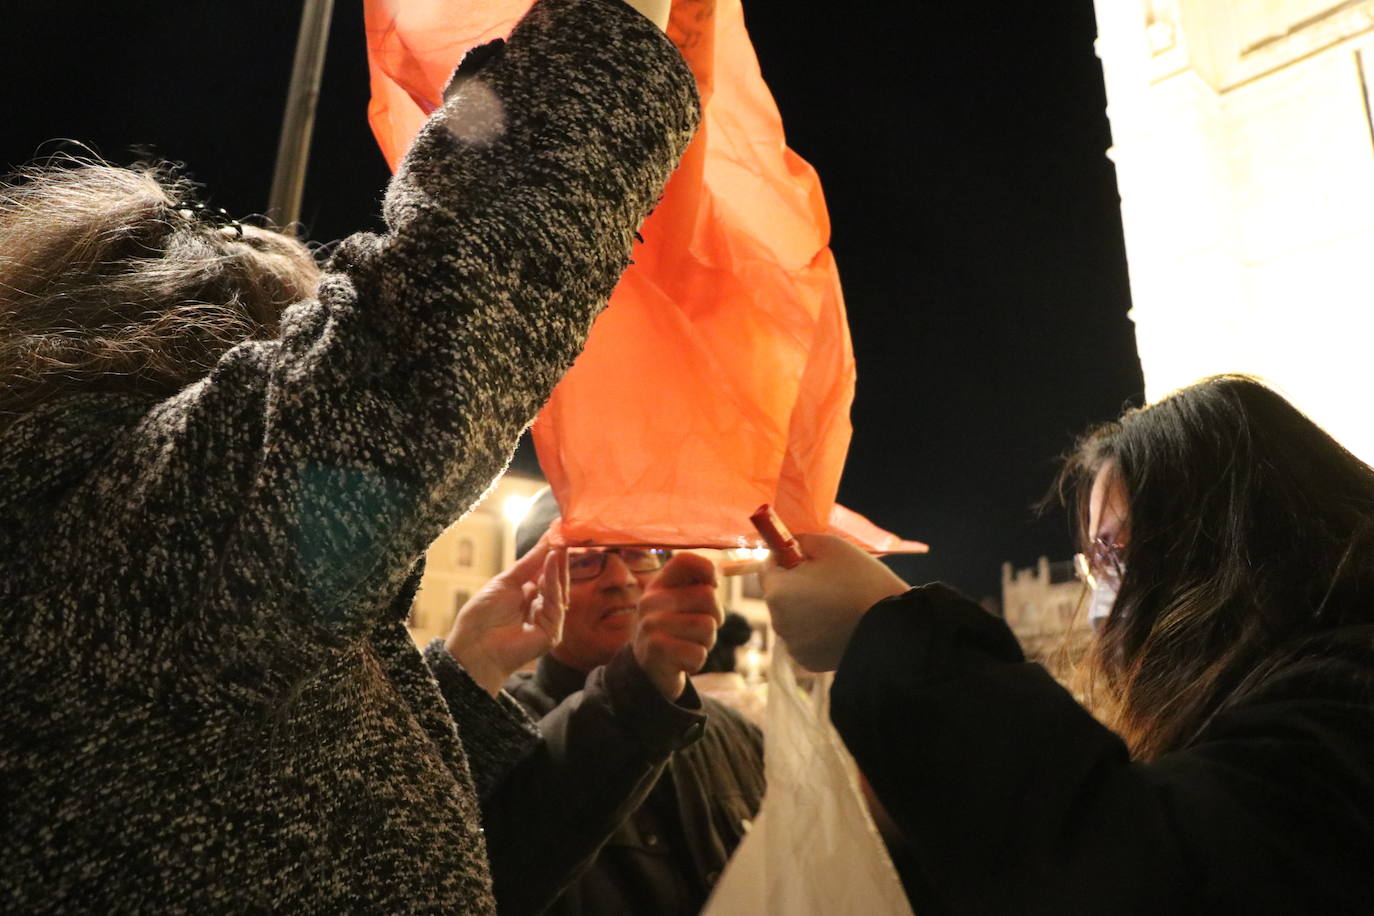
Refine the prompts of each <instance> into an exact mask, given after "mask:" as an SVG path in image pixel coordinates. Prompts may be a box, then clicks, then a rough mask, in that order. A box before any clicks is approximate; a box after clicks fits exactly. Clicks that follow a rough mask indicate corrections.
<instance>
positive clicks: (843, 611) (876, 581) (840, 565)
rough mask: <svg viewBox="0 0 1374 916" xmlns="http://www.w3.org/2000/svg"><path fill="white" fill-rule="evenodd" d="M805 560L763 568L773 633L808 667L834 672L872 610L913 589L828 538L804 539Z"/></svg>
mask: <svg viewBox="0 0 1374 916" xmlns="http://www.w3.org/2000/svg"><path fill="white" fill-rule="evenodd" d="M797 542H798V543H799V544H800V545H801V549H802V553H803V554H805V555H806V560H805V561H803V562H802V563H800V564H798V565H797V566H794V567H793V568H791V569H783V568H781V567H780V566H778V565H777V564H775V563H773V562H772V561H771V560H770V561H769V562H768V565H767V566H766V567H765V568H764V573H763V598H764V600H765V601H766V602H768V610H769V613H771V614H772V617H773V628H774V629H775V630H777V632H778V636H780V637H782V641H783V642H785V643H786V644H787V650H788V651H789V652H791V653H792V657H793V658H795V659H796V660H797V662H798V663H800V664H801V666H802V667H803V668H806V669H808V670H810V671H834V670H835V668H837V667H838V666H839V664H840V658H841V656H843V655H844V649H845V646H847V645H849V637H850V636H852V635H853V633H854V628H855V627H857V626H858V625H859V621H860V620H861V619H862V618H863V615H864V614H866V613H868V609H869V608H871V607H872V606H873V605H875V604H877V603H878V602H879V601H882V600H883V599H884V598H890V597H891V596H893V595H900V594H902V593H903V592H905V591H906V590H907V589H908V588H909V587H910V586H908V585H907V584H906V583H905V582H903V581H902V580H901V578H900V577H899V576H898V575H897V574H896V573H894V572H893V571H892V570H890V569H888V568H887V567H886V566H884V565H883V564H882V563H880V562H879V561H878V560H876V559H874V558H873V557H871V556H869V555H868V554H867V553H865V552H864V551H862V550H860V549H859V548H858V547H855V546H854V545H853V544H851V543H849V542H848V541H845V540H841V539H840V538H837V537H832V536H830V535H828V534H799V535H797Z"/></svg>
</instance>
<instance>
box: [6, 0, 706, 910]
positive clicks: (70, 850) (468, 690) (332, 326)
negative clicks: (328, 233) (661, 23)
mask: <svg viewBox="0 0 1374 916" xmlns="http://www.w3.org/2000/svg"><path fill="white" fill-rule="evenodd" d="M493 105H498V107H499V110H500V113H501V115H502V123H501V128H502V129H501V130H500V131H499V132H497V133H495V134H493V133H492V132H491V131H489V130H488V131H485V132H482V135H481V136H480V137H479V138H477V139H464V138H465V137H467V136H468V134H470V133H471V132H470V131H465V130H464V129H463V127H464V125H465V124H466V123H467V122H468V120H469V119H470V117H471V116H472V114H473V110H472V109H473V108H474V106H475V107H476V109H477V111H476V114H477V115H479V116H481V117H483V118H485V119H487V121H488V122H490V119H491V118H492V106H493ZM696 110H697V108H696V102H695V83H694V80H693V78H692V76H691V73H690V71H688V70H687V68H686V66H685V64H684V63H683V61H682V59H681V57H680V55H679V54H678V53H677V51H676V50H675V49H674V48H673V46H672V44H671V42H669V41H668V40H667V38H666V37H665V36H664V35H663V34H662V33H661V32H660V31H659V30H658V29H656V28H655V27H654V26H653V25H652V24H651V23H649V22H648V21H647V20H645V19H644V18H643V17H642V16H640V15H639V14H638V13H636V12H634V11H632V10H631V9H629V8H628V7H626V6H624V5H623V4H621V3H619V2H608V0H541V2H539V3H538V4H536V5H535V7H534V8H533V10H532V11H531V12H530V14H529V15H528V16H527V17H526V18H525V20H524V21H523V22H522V23H521V24H520V25H519V27H518V28H517V29H516V31H515V33H514V34H513V35H512V36H511V38H510V40H509V42H508V43H507V44H506V46H505V51H504V53H503V54H501V55H499V56H498V57H496V58H495V59H493V60H490V61H489V62H488V63H487V64H486V67H485V69H482V70H481V71H480V72H479V73H477V74H475V75H472V76H471V77H470V78H469V79H468V80H467V81H466V82H464V83H463V84H462V87H461V88H459V89H458V91H457V92H455V93H453V94H452V97H451V98H450V100H449V101H447V102H446V103H445V105H444V106H443V107H442V108H441V109H440V110H439V111H438V112H436V114H435V115H434V117H433V118H431V120H430V121H429V123H428V124H427V125H426V126H425V128H424V129H423V131H422V132H421V134H420V136H419V137H418V139H417V140H416V142H415V144H414V146H413V148H412V149H411V151H410V153H409V154H408V155H407V157H406V159H405V161H404V162H403V163H402V164H401V166H400V168H399V170H398V172H397V174H396V177H395V179H394V180H393V182H392V184H391V186H390V188H389V190H388V192H387V197H386V204H385V216H386V219H387V224H388V226H389V231H388V233H387V234H385V235H382V236H374V235H368V234H363V235H357V236H353V237H352V238H349V239H347V240H346V241H344V242H343V243H342V244H341V245H340V246H339V248H338V250H337V253H336V254H335V255H334V257H333V258H332V260H331V261H330V263H329V265H328V267H327V269H326V272H325V275H324V277H323V280H322V281H321V283H320V286H319V290H318V298H317V299H313V300H310V301H306V302H301V303H297V304H296V305H293V306H292V307H290V308H289V309H287V310H286V312H285V314H284V315H283V317H282V321H281V334H280V338H279V339H275V340H259V341H249V342H245V343H243V344H241V345H239V346H237V347H234V348H233V349H231V350H229V351H228V352H227V353H226V354H225V355H224V356H223V358H222V359H221V360H219V362H218V364H217V365H216V366H215V367H214V369H213V370H212V371H211V372H210V373H209V375H208V376H207V377H206V378H205V379H203V380H201V381H199V382H197V383H195V384H193V385H191V386H189V387H187V388H186V389H185V390H183V391H181V392H180V393H178V394H176V395H175V396H173V397H171V398H168V399H166V400H163V401H160V402H149V401H147V400H142V399H140V398H138V397H133V396H124V395H100V394H84V395H79V396H72V397H70V398H67V399H64V400H58V401H54V402H52V403H50V404H47V405H45V406H44V407H43V408H41V409H38V410H35V411H34V412H32V413H30V414H28V415H25V416H22V417H19V418H17V419H15V420H14V422H13V423H12V424H11V425H9V426H8V428H7V429H5V430H4V433H3V437H0V623H3V636H2V637H0V786H3V790H2V791H0V795H2V796H3V797H2V798H0V901H3V904H2V905H0V908H3V909H5V910H7V911H15V912H80V911H93V912H143V913H152V912H172V911H178V912H198V913H224V912H230V913H245V912H281V913H330V914H334V913H363V912H377V913H387V914H392V913H410V912H418V911H426V912H446V913H490V912H493V911H494V909H495V905H494V901H493V898H492V895H491V889H490V877H489V872H488V866H487V857H486V847H485V843H484V841H483V836H482V823H481V820H480V817H479V811H478V800H477V796H476V792H477V789H478V788H479V787H478V786H476V785H475V781H474V776H476V777H477V780H478V781H481V782H487V783H489V782H491V781H492V778H493V777H494V775H495V774H498V773H500V772H501V771H502V770H504V769H507V768H508V767H509V766H510V764H511V762H512V761H513V760H514V759H515V758H516V757H517V756H518V755H519V754H520V753H523V752H525V751H527V750H528V748H529V744H530V741H531V738H530V734H529V733H528V732H526V731H525V723H523V722H522V721H521V719H520V717H519V716H518V715H517V714H516V708H515V707H514V706H513V705H510V704H508V701H507V702H503V701H497V700H492V699H491V698H490V697H487V696H485V694H483V693H482V692H481V691H480V690H477V689H476V688H475V685H473V684H472V683H471V682H470V681H468V680H467V679H466V675H464V674H463V673H462V672H461V671H459V670H457V667H456V666H455V665H453V664H452V662H451V661H450V660H448V659H447V657H446V656H444V655H443V654H442V652H439V653H434V652H431V654H430V661H431V665H429V666H427V665H426V664H425V663H424V662H423V661H422V660H421V657H420V655H419V654H418V653H416V652H415V650H414V647H413V645H412V644H410V643H409V637H408V635H407V633H406V631H405V629H404V626H403V623H402V619H403V616H404V601H398V600H397V596H398V594H400V593H401V592H402V589H403V583H404V582H405V581H406V579H407V577H408V575H409V573H410V570H411V569H412V566H413V564H414V563H415V561H416V559H417V558H418V557H419V556H420V555H421V553H422V552H423V550H424V548H425V546H426V545H427V544H428V543H429V542H430V541H431V540H432V539H433V538H434V537H435V536H436V535H437V534H438V533H439V532H440V531H442V530H443V528H444V527H445V526H446V525H448V524H449V523H450V522H451V521H452V520H453V519H454V518H456V517H457V516H459V515H460V514H461V513H462V512H463V511H464V509H465V508H466V507H468V506H469V505H471V504H472V503H473V502H474V501H475V500H476V499H477V498H478V497H479V496H480V495H481V494H482V492H483V491H484V490H485V489H486V487H487V486H488V484H489V483H490V481H491V480H492V478H493V477H494V476H495V475H496V474H498V473H499V472H500V471H501V470H502V469H503V468H504V466H505V464H506V462H507V460H508V459H509V456H510V453H511V451H512V449H513V448H514V446H515V444H516V441H517V439H518V437H519V435H520V433H521V431H522V430H524V428H525V427H526V426H527V425H528V424H529V422H530V420H531V419H532V418H533V416H534V413H535V411H536V410H538V408H539V406H540V405H541V404H542V403H543V402H544V400H545V399H546V398H547V397H548V395H549V392H550V390H551V389H552V387H553V385H554V383H555V382H556V381H557V380H558V378H559V377H560V376H561V375H562V374H563V372H564V371H565V370H566V369H567V368H568V367H569V366H570V365H571V363H572V361H573V358H574V357H575V356H576V354H577V353H578V351H579V350H580V349H581V346H582V343H583V341H584V338H585V335H586V332H587V330H588V328H589V327H590V325H591V323H592V320H593V318H594V317H595V316H596V314H597V313H598V312H599V311H600V310H601V308H602V307H603V306H604V304H605V302H606V300H607V298H608V297H609V295H610V292H611V290H612V288H613V287H614V285H615V283H616V281H617V279H618V278H619V276H620V273H621V271H622V270H623V269H624V267H625V265H626V263H627V261H628V258H629V254H630V247H631V245H632V243H633V238H634V232H635V229H636V227H637V226H638V225H639V224H640V222H641V221H642V220H643V218H644V217H645V215H646V214H647V213H648V212H649V210H650V209H651V208H652V206H653V205H654V203H655V202H656V201H657V200H658V197H659V194H660V193H661V191H662V188H663V184H664V182H665V180H666V179H667V177H668V175H669V173H670V172H671V170H672V169H673V167H674V166H675V164H676V162H677V159H678V156H679V155H680V153H681V151H682V149H683V148H684V147H685V145H686V143H687V141H688V139H689V138H690V136H691V133H692V129H693V126H694V124H695V120H696ZM515 367H518V371H516V370H515ZM436 676H437V677H438V678H440V679H441V680H442V681H443V683H444V692H443V693H442V694H441V691H440V686H439V684H438V683H437V682H436ZM446 700H447V704H446V702H445V701H446ZM503 826H504V825H500V824H492V825H489V827H490V828H491V829H492V830H493V831H496V830H499V829H501V828H502V827H503ZM515 826H516V827H517V828H518V829H522V830H523V829H526V825H525V824H524V823H521V824H518V825H515ZM507 861H508V862H509V861H511V860H507ZM511 864H512V867H522V868H524V869H525V873H527V874H529V875H530V876H531V880H534V881H539V880H544V878H543V871H542V869H543V863H541V862H539V861H535V860H525V861H524V862H523V863H516V862H511Z"/></svg>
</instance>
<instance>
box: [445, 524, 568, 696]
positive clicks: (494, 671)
mask: <svg viewBox="0 0 1374 916" xmlns="http://www.w3.org/2000/svg"><path fill="white" fill-rule="evenodd" d="M567 606H568V554H567V551H566V550H565V549H564V548H562V547H558V548H551V547H550V546H549V544H548V541H547V540H546V538H540V540H539V543H538V544H536V545H535V546H534V547H533V548H532V549H531V550H530V552H529V553H527V554H525V555H524V556H523V557H521V558H520V559H519V560H518V561H517V562H516V563H515V564H514V565H512V566H511V568H510V569H507V570H506V571H505V572H503V573H500V574H499V575H497V576H495V577H493V578H492V579H491V580H490V581H488V582H487V584H486V585H484V586H482V588H481V589H480V590H478V592H477V594H475V595H473V596H472V597H471V598H470V599H468V602H467V604H465V605H463V608H462V610H460V611H459V612H458V616H457V618H456V619H455V620H454V621H453V629H452V630H451V631H450V632H449V634H448V639H447V640H446V641H445V642H444V647H445V648H447V649H448V652H449V654H450V655H452V656H453V657H454V658H455V659H456V660H457V661H458V664H460V665H462V666H463V668H464V670H466V671H467V673H468V675H469V676H470V677H471V678H472V679H473V680H474V681H476V682H477V683H478V684H479V685H480V686H481V687H482V688H483V689H484V690H486V691H487V692H488V693H490V694H491V695H492V696H496V694H497V693H499V692H500V691H501V685H502V684H504V683H505V682H506V678H508V677H510V676H511V675H512V674H513V673H515V672H516V671H517V670H518V669H519V668H520V667H521V666H522V665H524V664H525V663H526V662H530V661H533V660H534V659H536V658H538V657H539V656H541V655H543V654H544V653H545V652H546V651H548V649H549V647H550V646H553V645H555V644H556V643H557V642H558V640H559V639H561V638H562V636H563V614H564V612H565V611H566V609H567Z"/></svg>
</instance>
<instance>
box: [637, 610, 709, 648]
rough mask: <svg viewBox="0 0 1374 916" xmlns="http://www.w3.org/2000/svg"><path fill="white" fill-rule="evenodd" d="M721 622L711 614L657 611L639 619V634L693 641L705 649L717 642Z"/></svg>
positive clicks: (672, 640) (678, 640) (649, 636)
mask: <svg viewBox="0 0 1374 916" xmlns="http://www.w3.org/2000/svg"><path fill="white" fill-rule="evenodd" d="M718 628H719V624H718V623H717V622H716V619H715V617H714V616H712V615H709V614H691V613H657V614H647V615H645V616H644V617H641V618H640V620H639V635H640V637H641V638H647V639H651V640H668V641H671V642H680V643H691V644H693V645H696V646H698V647H700V648H701V649H702V650H703V651H706V650H709V649H710V648H711V647H712V646H714V645H715V644H716V630H717V629H718Z"/></svg>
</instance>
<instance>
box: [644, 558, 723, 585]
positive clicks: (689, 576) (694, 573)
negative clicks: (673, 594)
mask: <svg viewBox="0 0 1374 916" xmlns="http://www.w3.org/2000/svg"><path fill="white" fill-rule="evenodd" d="M715 584H716V564H714V563H712V562H711V561H710V560H708V559H706V558H705V557H703V556H701V555H700V554H695V553H679V554H677V555H675V556H674V557H673V558H672V559H671V560H669V561H668V565H667V566H665V567H663V571H662V572H660V573H659V574H658V575H657V576H655V577H654V581H653V582H652V583H650V585H649V588H650V589H654V588H681V587H683V586H686V585H711V586H714V585H715Z"/></svg>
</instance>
